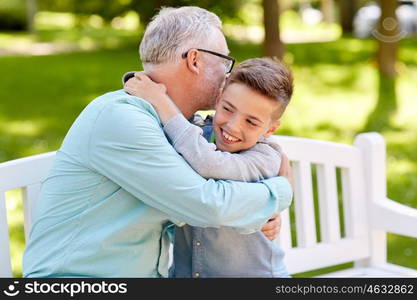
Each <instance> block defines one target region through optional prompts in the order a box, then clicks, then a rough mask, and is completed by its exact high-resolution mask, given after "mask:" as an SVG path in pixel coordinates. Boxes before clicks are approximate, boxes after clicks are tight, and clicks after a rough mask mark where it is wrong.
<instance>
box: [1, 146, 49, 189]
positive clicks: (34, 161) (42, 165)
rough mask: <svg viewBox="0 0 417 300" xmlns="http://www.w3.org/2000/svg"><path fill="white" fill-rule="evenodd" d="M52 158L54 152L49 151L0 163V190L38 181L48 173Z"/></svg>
mask: <svg viewBox="0 0 417 300" xmlns="http://www.w3.org/2000/svg"><path fill="white" fill-rule="evenodd" d="M54 159H55V152H49V153H44V154H39V155H33V156H29V157H25V158H21V159H16V160H12V161H8V162H4V163H0V191H8V190H13V189H16V188H21V187H25V186H28V185H30V184H34V183H39V182H40V181H42V180H43V179H44V178H45V177H46V175H47V174H48V171H49V169H50V168H51V166H52V164H53V162H54Z"/></svg>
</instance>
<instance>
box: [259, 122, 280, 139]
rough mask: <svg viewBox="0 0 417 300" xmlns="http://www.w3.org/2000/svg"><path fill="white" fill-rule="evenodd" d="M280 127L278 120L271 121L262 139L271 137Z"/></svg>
mask: <svg viewBox="0 0 417 300" xmlns="http://www.w3.org/2000/svg"><path fill="white" fill-rule="evenodd" d="M280 125H281V121H280V120H276V121H272V122H271V125H270V127H269V129H268V131H267V132H265V133H264V135H263V137H265V138H268V137H270V136H271V135H273V134H274V132H275V130H277V129H278V127H279V126H280Z"/></svg>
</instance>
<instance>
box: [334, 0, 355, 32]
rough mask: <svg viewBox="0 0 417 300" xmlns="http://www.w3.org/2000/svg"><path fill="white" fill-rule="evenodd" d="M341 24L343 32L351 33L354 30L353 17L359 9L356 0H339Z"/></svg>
mask: <svg viewBox="0 0 417 300" xmlns="http://www.w3.org/2000/svg"><path fill="white" fill-rule="evenodd" d="M338 3H339V14H340V25H341V26H342V30H343V33H351V32H352V31H353V18H354V16H355V13H356V10H357V1H356V0H338Z"/></svg>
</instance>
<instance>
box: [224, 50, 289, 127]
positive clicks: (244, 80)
mask: <svg viewBox="0 0 417 300" xmlns="http://www.w3.org/2000/svg"><path fill="white" fill-rule="evenodd" d="M232 83H240V84H244V85H246V86H247V87H249V88H251V89H253V90H254V91H256V92H259V93H260V94H262V95H264V96H266V97H268V98H271V99H274V100H276V101H277V103H279V104H281V105H280V106H279V109H277V111H276V113H274V116H273V117H274V118H277V119H278V118H280V117H281V116H282V114H283V113H284V111H285V108H286V107H287V105H288V103H289V102H290V99H291V96H292V93H293V89H294V86H293V77H292V74H291V71H290V69H289V68H287V67H286V66H285V65H284V64H283V63H281V62H280V61H279V60H277V59H271V58H267V57H265V58H251V59H248V60H245V61H243V62H241V63H240V64H239V65H238V66H237V67H236V68H235V69H234V70H233V71H232V73H231V74H230V76H229V78H228V79H227V82H226V87H227V86H228V85H230V84H232Z"/></svg>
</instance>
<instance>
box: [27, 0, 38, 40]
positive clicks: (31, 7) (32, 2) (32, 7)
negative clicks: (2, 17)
mask: <svg viewBox="0 0 417 300" xmlns="http://www.w3.org/2000/svg"><path fill="white" fill-rule="evenodd" d="M36 11H37V3H36V0H27V1H26V17H27V26H28V30H29V32H30V33H34V32H35V29H36V28H35V15H36Z"/></svg>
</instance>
